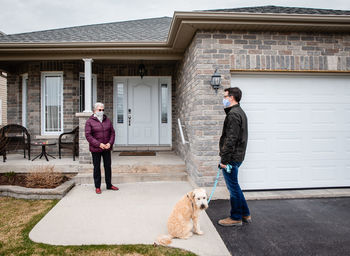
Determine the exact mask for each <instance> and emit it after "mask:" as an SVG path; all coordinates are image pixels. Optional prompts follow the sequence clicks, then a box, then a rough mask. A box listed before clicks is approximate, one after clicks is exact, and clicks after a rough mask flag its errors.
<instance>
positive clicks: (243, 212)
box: [222, 162, 250, 220]
mask: <svg viewBox="0 0 350 256" xmlns="http://www.w3.org/2000/svg"><path fill="white" fill-rule="evenodd" d="M241 164H242V162H231V163H230V165H232V169H231V173H227V171H226V170H225V169H223V170H222V172H223V174H224V178H225V182H226V186H227V189H228V190H229V192H230V203H231V212H230V214H231V216H230V217H231V219H233V220H242V217H243V216H249V215H250V212H249V208H248V204H247V202H246V200H245V198H244V195H243V193H242V190H241V187H240V186H239V184H238V168H239V167H240V165H241Z"/></svg>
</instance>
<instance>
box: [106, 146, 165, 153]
mask: <svg viewBox="0 0 350 256" xmlns="http://www.w3.org/2000/svg"><path fill="white" fill-rule="evenodd" d="M171 150H172V147H171V146H152V145H150V146H147V145H146V146H145V145H140V146H113V152H121V151H157V152H160V151H171Z"/></svg>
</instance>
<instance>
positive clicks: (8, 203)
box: [0, 197, 195, 256]
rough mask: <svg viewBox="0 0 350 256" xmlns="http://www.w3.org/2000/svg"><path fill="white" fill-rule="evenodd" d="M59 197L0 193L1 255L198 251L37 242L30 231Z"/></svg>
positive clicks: (160, 247)
mask: <svg viewBox="0 0 350 256" xmlns="http://www.w3.org/2000/svg"><path fill="white" fill-rule="evenodd" d="M57 202H58V201H57V200H22V199H14V198H9V197H0V256H3V255H4V256H5V255H6V256H8V255H16V256H17V255H84V256H85V255H130V256H137V255H152V256H153V255H159V256H161V255H195V254H193V253H190V252H186V251H184V250H180V249H174V248H168V247H163V246H157V247H153V246H152V245H114V246H111V245H89V246H52V245H47V244H41V243H35V242H33V241H31V240H30V239H29V232H30V231H31V230H32V228H33V227H34V226H35V224H36V223H38V222H39V220H40V219H41V218H42V217H44V216H45V214H46V213H47V212H48V211H49V210H50V209H51V208H52V207H53V206H54V205H55V204H56V203H57Z"/></svg>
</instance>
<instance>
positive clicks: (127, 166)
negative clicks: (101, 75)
mask: <svg viewBox="0 0 350 256" xmlns="http://www.w3.org/2000/svg"><path fill="white" fill-rule="evenodd" d="M119 153H120V152H119V151H114V152H112V179H113V180H112V182H114V183H115V184H120V183H132V182H141V181H186V180H187V179H188V177H187V173H186V165H185V162H184V161H183V160H182V159H181V158H180V157H179V156H177V155H176V154H175V152H173V151H157V152H156V155H155V156H120V155H119ZM54 156H55V157H56V159H52V158H50V159H49V161H46V160H45V158H42V159H36V160H34V161H31V160H30V161H29V160H28V159H27V158H23V154H9V155H8V158H7V161H6V162H5V163H1V164H0V173H6V172H16V173H26V172H31V171H35V168H36V167H41V166H54V169H55V171H57V172H63V173H73V174H77V175H76V176H75V178H74V179H75V182H76V183H77V184H93V178H92V171H93V165H92V164H81V163H79V161H73V159H72V157H63V158H62V159H58V156H57V155H54ZM101 172H102V177H103V179H102V180H104V170H103V167H102V168H101Z"/></svg>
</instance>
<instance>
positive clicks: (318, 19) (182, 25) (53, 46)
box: [0, 12, 350, 60]
mask: <svg viewBox="0 0 350 256" xmlns="http://www.w3.org/2000/svg"><path fill="white" fill-rule="evenodd" d="M197 30H252V31H282V32H289V31H295V32H296V31H300V32H309V31H312V32H320V33H322V32H327V33H350V16H347V15H310V14H274V13H272V14H266V13H228V12H174V16H173V20H172V23H171V25H170V29H169V34H168V38H167V41H163V42H62V43H60V42H52V43H42V42H39V43H0V60H5V59H4V57H5V56H4V53H6V54H7V57H6V60H9V58H10V55H9V53H14V54H16V55H17V54H19V53H23V54H24V55H25V54H27V58H28V59H29V58H30V57H29V55H28V53H30V52H34V53H36V55H35V59H37V58H39V57H40V56H42V58H47V55H45V54H47V53H48V52H49V53H50V54H51V55H54V54H56V53H60V54H68V55H70V56H86V55H89V54H90V55H89V56H96V57H98V56H107V53H113V54H114V55H113V56H114V57H115V58H117V55H118V54H119V53H121V54H124V55H123V58H124V57H125V56H127V55H129V56H130V58H135V56H136V55H137V54H141V53H142V54H144V55H145V56H151V55H152V53H156V54H157V55H159V56H161V55H162V56H163V57H164V58H167V57H166V55H169V56H172V57H171V58H173V56H174V54H175V55H176V56H177V57H176V58H179V57H178V56H179V55H180V54H181V53H183V52H184V51H185V49H186V48H187V47H188V45H189V44H190V42H191V41H192V38H193V36H194V35H195V33H196V31H197ZM98 53H103V54H100V55H99V54H98ZM84 54H86V55H84ZM32 55H33V54H32ZM17 58H19V57H18V56H17ZM152 58H153V57H152Z"/></svg>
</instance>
